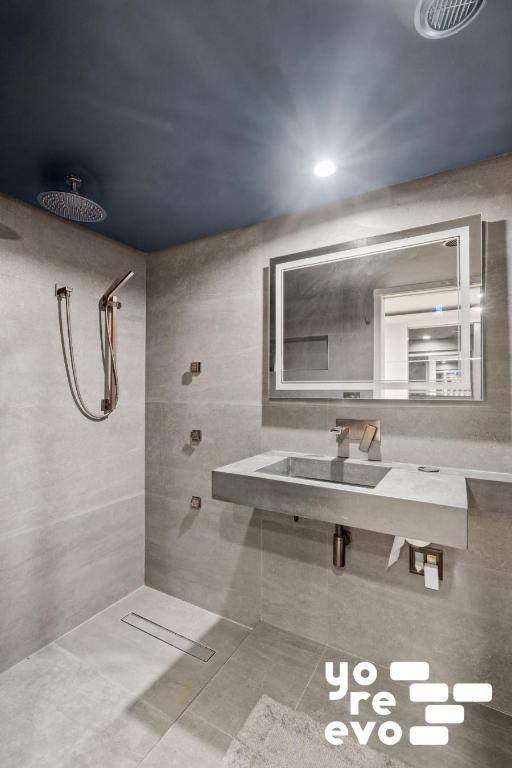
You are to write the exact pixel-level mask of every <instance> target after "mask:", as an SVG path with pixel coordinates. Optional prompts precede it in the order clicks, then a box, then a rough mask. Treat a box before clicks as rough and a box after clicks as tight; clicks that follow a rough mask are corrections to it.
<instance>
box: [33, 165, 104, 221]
mask: <svg viewBox="0 0 512 768" xmlns="http://www.w3.org/2000/svg"><path fill="white" fill-rule="evenodd" d="M66 183H67V185H68V186H69V187H71V192H56V191H53V192H41V193H40V194H39V195H38V196H37V200H38V202H39V204H40V205H42V206H43V208H46V210H47V211H50V213H55V214H56V215H57V216H62V218H63V219H70V220H71V221H82V222H86V223H89V224H97V223H98V222H99V221H103V220H104V219H106V218H107V214H106V211H105V210H104V209H103V208H102V207H101V205H98V203H95V202H94V200H89V199H88V198H87V197H82V195H79V194H78V192H77V189H79V187H80V186H81V184H82V179H81V178H80V177H79V176H73V175H72V174H71V175H69V176H66Z"/></svg>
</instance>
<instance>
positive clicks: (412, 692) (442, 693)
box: [409, 683, 450, 703]
mask: <svg viewBox="0 0 512 768" xmlns="http://www.w3.org/2000/svg"><path fill="white" fill-rule="evenodd" d="M449 693H450V691H449V689H448V686H447V685H446V683H412V684H411V685H410V687H409V698H410V699H411V701H420V702H424V703H426V702H429V701H448V695H449Z"/></svg>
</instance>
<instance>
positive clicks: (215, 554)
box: [146, 494, 261, 626]
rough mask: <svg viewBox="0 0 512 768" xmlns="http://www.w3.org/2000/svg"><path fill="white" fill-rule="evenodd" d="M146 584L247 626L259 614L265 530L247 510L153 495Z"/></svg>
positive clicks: (149, 510)
mask: <svg viewBox="0 0 512 768" xmlns="http://www.w3.org/2000/svg"><path fill="white" fill-rule="evenodd" d="M146 542H147V544H146V546H147V554H146V580H147V583H148V584H150V585H151V586H153V587H155V588H156V589H160V590H162V591H164V592H168V593H170V594H172V595H175V596H176V597H180V598H181V599H183V600H189V601H190V602H192V603H195V604H198V605H202V606H204V607H206V606H207V607H208V609H209V610H212V611H215V612H216V613H219V614H220V615H223V616H226V617H228V618H232V619H235V620H237V621H240V622H242V623H243V624H247V625H250V626H252V625H254V624H255V622H256V621H258V618H259V616H260V567H261V566H260V528H259V520H258V518H257V514H256V513H255V512H253V510H251V509H248V508H246V507H237V506H234V505H232V504H222V503H220V502H215V501H212V500H204V502H203V507H202V509H201V510H192V509H190V503H189V499H186V500H183V499H169V498H166V497H164V496H157V495H154V494H148V496H147V511H146Z"/></svg>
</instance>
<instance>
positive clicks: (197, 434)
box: [190, 429, 203, 445]
mask: <svg viewBox="0 0 512 768" xmlns="http://www.w3.org/2000/svg"><path fill="white" fill-rule="evenodd" d="M202 439H203V436H202V434H201V430H200V429H193V430H192V431H191V433H190V442H191V443H192V444H193V445H194V444H195V445H197V444H198V443H200V442H201V440H202Z"/></svg>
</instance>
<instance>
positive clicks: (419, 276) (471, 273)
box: [271, 217, 483, 400]
mask: <svg viewBox="0 0 512 768" xmlns="http://www.w3.org/2000/svg"><path fill="white" fill-rule="evenodd" d="M470 230H471V238H470ZM416 232H418V231H416ZM480 235H481V221H480V218H479V217H471V218H470V219H464V220H461V221H460V222H458V223H453V222H452V225H451V226H450V227H449V228H448V227H447V228H444V225H443V226H440V227H438V228H437V230H435V229H434V230H432V229H431V230H430V231H425V232H423V231H420V234H412V235H410V236H408V233H404V234H403V235H393V236H390V239H389V240H387V239H386V240H382V239H381V240H380V241H379V242H368V244H367V245H366V246H357V244H355V247H350V245H348V246H345V247H340V246H338V247H337V248H336V249H334V250H333V251H332V252H327V253H326V252H322V253H319V254H317V255H315V254H313V255H310V254H304V255H301V256H300V257H284V258H280V259H274V260H273V262H274V263H273V264H272V267H271V269H272V275H273V282H274V291H275V293H274V297H273V298H274V305H273V313H274V317H273V318H272V319H273V323H272V329H273V333H272V336H273V338H272V339H271V342H274V343H273V344H272V349H271V354H272V355H273V357H274V359H273V360H271V371H272V379H271V384H272V394H273V395H274V396H281V397H284V396H286V394H285V393H288V396H296V397H297V396H302V397H304V396H307V397H310V396H313V397H314V396H317V397H318V396H320V397H346V398H383V399H410V400H412V399H416V400H417V399H430V398H459V399H472V400H479V399H481V398H482V362H481V356H482V355H481V349H482V332H481V323H482V309H483V303H482V258H481V238H480ZM272 368H273V370H272ZM294 393H295V394H294Z"/></svg>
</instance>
